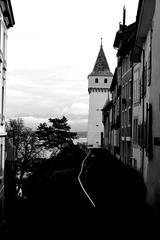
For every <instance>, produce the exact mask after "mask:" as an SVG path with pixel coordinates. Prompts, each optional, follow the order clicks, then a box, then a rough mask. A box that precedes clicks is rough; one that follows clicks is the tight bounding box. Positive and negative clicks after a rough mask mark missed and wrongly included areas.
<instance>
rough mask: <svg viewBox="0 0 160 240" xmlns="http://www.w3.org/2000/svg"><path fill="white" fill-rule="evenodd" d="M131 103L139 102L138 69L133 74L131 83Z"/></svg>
mask: <svg viewBox="0 0 160 240" xmlns="http://www.w3.org/2000/svg"><path fill="white" fill-rule="evenodd" d="M133 101H134V102H138V101H140V80H139V69H137V70H136V71H135V72H134V82H133Z"/></svg>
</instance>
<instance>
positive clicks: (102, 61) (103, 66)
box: [88, 43, 113, 77]
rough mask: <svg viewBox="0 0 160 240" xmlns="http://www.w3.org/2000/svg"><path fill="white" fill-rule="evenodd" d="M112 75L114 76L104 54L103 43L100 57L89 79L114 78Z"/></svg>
mask: <svg viewBox="0 0 160 240" xmlns="http://www.w3.org/2000/svg"><path fill="white" fill-rule="evenodd" d="M112 75H113V74H112V73H111V71H110V69H109V65H108V62H107V59H106V56H105V54H104V51H103V46H102V43H101V46H100V50H99V53H98V57H97V60H96V62H95V65H94V68H93V71H92V72H91V74H89V75H88V77H89V76H112Z"/></svg>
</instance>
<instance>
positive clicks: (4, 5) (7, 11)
mask: <svg viewBox="0 0 160 240" xmlns="http://www.w3.org/2000/svg"><path fill="white" fill-rule="evenodd" d="M0 8H1V11H2V13H3V15H4V21H5V24H6V26H7V28H10V27H13V25H14V24H15V20H14V15H13V10H12V4H11V1H10V0H0Z"/></svg>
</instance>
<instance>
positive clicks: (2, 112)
mask: <svg viewBox="0 0 160 240" xmlns="http://www.w3.org/2000/svg"><path fill="white" fill-rule="evenodd" d="M3 115H4V86H2V102H1V125H3Z"/></svg>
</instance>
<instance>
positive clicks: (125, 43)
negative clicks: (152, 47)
mask: <svg viewBox="0 0 160 240" xmlns="http://www.w3.org/2000/svg"><path fill="white" fill-rule="evenodd" d="M135 28H136V23H135V22H134V23H132V24H130V25H128V26H126V28H125V30H124V31H123V37H122V42H121V45H120V47H119V48H118V52H117V56H121V57H123V56H125V55H126V54H128V53H129V51H130V50H131V49H132V47H133V43H134V39H135Z"/></svg>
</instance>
